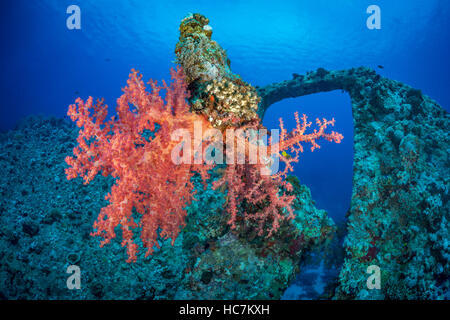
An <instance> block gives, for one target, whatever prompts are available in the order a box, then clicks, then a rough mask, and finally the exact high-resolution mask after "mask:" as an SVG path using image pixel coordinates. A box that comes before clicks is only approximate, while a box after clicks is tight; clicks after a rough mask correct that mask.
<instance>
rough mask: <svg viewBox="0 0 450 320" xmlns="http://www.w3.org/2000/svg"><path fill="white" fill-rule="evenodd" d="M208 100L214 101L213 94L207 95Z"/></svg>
mask: <svg viewBox="0 0 450 320" xmlns="http://www.w3.org/2000/svg"><path fill="white" fill-rule="evenodd" d="M209 101H211V103H214V101H215V99H214V96H213V95H210V96H209Z"/></svg>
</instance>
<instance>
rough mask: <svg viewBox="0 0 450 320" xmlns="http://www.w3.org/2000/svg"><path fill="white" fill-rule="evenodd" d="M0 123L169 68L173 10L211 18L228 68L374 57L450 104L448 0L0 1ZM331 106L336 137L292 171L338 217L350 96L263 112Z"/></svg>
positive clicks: (260, 79) (317, 111)
mask: <svg viewBox="0 0 450 320" xmlns="http://www.w3.org/2000/svg"><path fill="white" fill-rule="evenodd" d="M70 4H77V5H78V6H80V8H81V14H82V18H81V19H82V20H81V26H82V29H81V30H68V29H67V28H66V18H67V16H68V15H67V14H66V8H67V6H69V5H70ZM370 4H377V5H379V6H380V8H381V13H382V29H381V30H368V29H367V27H366V19H367V17H368V15H367V14H366V8H367V7H368V6H369V5H370ZM0 6H1V8H0V10H1V13H2V14H1V19H0V23H1V26H0V32H1V43H2V50H1V53H0V55H1V57H0V65H1V73H0V77H1V86H0V90H1V97H2V101H1V109H0V130H7V129H11V128H13V127H14V125H15V124H16V122H17V121H18V120H19V119H20V118H21V117H23V116H25V115H29V114H43V115H55V116H60V117H63V116H65V113H66V111H67V106H68V105H69V104H70V103H72V102H73V101H74V99H75V98H76V97H78V96H81V97H83V98H85V97H87V96H90V95H91V96H94V97H105V99H106V102H107V103H109V104H110V105H114V103H115V99H116V98H117V97H118V96H119V95H120V94H121V91H120V88H121V87H123V86H124V84H125V81H126V79H127V76H128V73H129V71H130V69H131V68H136V69H138V70H140V71H141V72H142V73H143V74H144V77H145V78H146V79H148V78H153V79H168V75H169V69H170V67H172V66H173V65H174V64H173V61H174V59H175V55H174V46H175V43H176V42H177V41H178V26H179V22H180V20H181V19H182V18H183V17H184V16H185V15H186V14H187V13H188V12H199V13H202V14H204V15H206V16H207V17H209V18H210V21H211V22H210V24H211V26H212V27H213V38H214V39H215V40H217V41H218V42H219V43H220V44H221V45H222V46H223V47H224V48H225V49H226V50H227V52H228V54H229V58H230V59H231V67H232V69H233V71H234V72H235V73H238V74H240V75H241V76H242V78H243V79H244V80H246V81H248V82H250V83H252V84H253V85H260V86H263V85H266V84H268V83H271V82H276V81H281V80H285V79H290V78H291V77H292V73H293V72H295V73H299V74H302V73H305V72H306V71H309V70H313V69H317V68H318V67H324V68H326V69H344V68H350V67H357V66H361V65H364V66H370V67H373V68H377V66H378V65H382V66H384V69H378V72H379V73H380V74H382V75H383V76H386V77H389V78H392V79H396V80H400V81H402V82H405V83H407V84H409V85H411V86H413V87H416V88H420V89H421V90H422V91H423V92H424V93H425V94H427V95H429V96H431V97H432V98H433V99H435V100H436V101H437V102H438V103H440V104H441V105H442V106H443V107H444V108H445V109H447V110H449V106H450V93H449V90H448V89H449V88H450V77H449V71H450V61H449V59H448V57H449V56H450V50H449V47H450V41H449V40H450V25H449V24H450V22H449V19H448V17H449V15H450V2H449V1H446V0H428V1H422V0H409V1H406V0H396V1H392V0H390V1H389V0H384V1H375V0H370V1H366V0H354V1H344V0H341V1H331V0H315V1H307V0H293V1H281V2H277V1H261V0H259V1H221V2H215V1H210V0H209V1H202V0H194V1H144V0H143V1H125V0H123V1H110V0H95V1H72V0H71V1H66V0H41V1H27V0H17V1H2V2H1V5H0ZM296 110H297V111H299V112H300V113H303V112H304V113H306V114H308V115H309V116H310V117H311V119H313V118H315V117H317V116H320V117H322V116H325V117H329V118H331V117H335V118H336V121H337V122H336V128H335V129H336V130H337V131H339V132H341V133H343V134H344V136H345V139H344V141H343V143H342V144H340V145H334V144H331V143H324V144H323V147H322V149H321V150H318V151H316V152H314V153H313V154H310V153H305V154H304V156H303V157H302V159H301V162H300V163H299V164H298V166H297V167H296V174H297V175H298V176H299V177H300V180H301V181H302V183H305V184H307V185H308V186H309V187H310V188H311V191H312V195H313V198H314V199H315V200H316V201H317V206H318V207H319V208H324V209H326V210H328V211H329V212H330V214H331V216H332V217H334V218H336V219H340V218H342V217H343V215H344V214H345V211H346V210H347V209H348V206H349V202H350V194H351V173H352V152H353V151H352V136H353V128H352V119H351V110H350V100H349V98H348V96H346V95H345V94H342V93H340V92H331V93H326V94H319V95H314V96H310V97H304V98H299V99H292V100H285V101H282V102H280V103H278V104H276V105H274V106H273V107H272V108H271V109H269V111H268V112H267V114H266V117H265V120H264V123H265V125H266V126H268V127H269V128H272V127H276V126H277V123H278V122H277V119H278V118H279V117H280V116H283V118H284V119H285V122H286V123H287V125H288V126H292V125H293V117H292V115H293V113H294V111H296Z"/></svg>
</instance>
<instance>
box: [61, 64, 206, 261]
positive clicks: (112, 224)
mask: <svg viewBox="0 0 450 320" xmlns="http://www.w3.org/2000/svg"><path fill="white" fill-rule="evenodd" d="M172 79H173V82H172V84H171V86H167V85H166V83H165V82H163V85H162V86H158V85H157V83H156V82H152V81H150V82H149V84H150V86H151V88H152V92H151V93H149V92H147V91H146V87H145V85H144V82H143V81H142V76H141V75H139V74H138V73H137V71H134V70H132V72H131V74H130V77H129V79H128V81H127V86H126V87H125V88H124V89H123V91H124V93H123V95H122V96H121V97H120V98H119V99H117V108H116V111H117V117H113V118H112V119H111V120H110V121H108V122H105V118H106V114H107V106H106V105H104V104H103V101H98V102H97V104H94V103H93V99H92V97H89V99H88V100H87V101H86V102H84V101H83V100H81V99H77V100H76V104H74V105H71V106H70V107H69V112H68V115H69V116H70V118H71V119H72V120H73V121H76V123H77V126H78V127H80V128H82V129H81V130H80V134H79V136H78V139H77V141H78V144H79V145H78V146H77V147H75V148H74V157H67V158H66V162H67V164H68V165H69V166H70V167H69V168H67V169H66V174H67V178H68V179H72V178H75V177H77V176H81V177H83V179H84V181H85V183H89V182H90V181H91V180H92V179H93V178H94V177H95V175H96V174H97V173H98V172H100V171H101V172H102V174H103V175H105V176H106V175H112V176H113V177H115V178H117V179H116V180H115V185H113V187H112V189H111V192H110V193H109V194H108V195H107V196H106V199H107V200H109V205H108V206H107V207H105V208H103V209H102V210H101V212H100V215H99V217H98V219H97V221H96V222H95V223H94V228H95V229H96V231H95V232H94V233H93V235H99V236H102V237H103V238H104V240H103V241H102V242H101V246H103V245H104V244H107V243H109V242H110V240H111V239H112V238H114V237H115V236H116V233H115V228H116V227H117V226H118V225H120V226H121V229H122V239H123V240H122V246H126V247H127V252H128V260H127V261H128V262H131V261H136V253H137V251H138V246H137V244H136V243H135V242H134V241H133V231H132V229H133V228H135V227H138V224H137V223H136V221H135V219H134V218H133V215H132V211H133V208H135V209H136V211H137V213H139V214H140V218H139V227H141V239H142V242H143V245H144V247H145V248H146V249H147V252H146V256H147V255H149V254H152V252H153V250H154V246H156V247H158V246H159V245H158V241H157V238H158V235H159V236H161V237H162V238H171V239H172V243H173V242H174V241H175V239H176V237H177V236H178V233H179V231H180V228H181V227H183V226H184V224H185V216H186V211H185V210H184V208H185V206H187V205H189V204H190V203H191V201H192V200H193V199H194V198H193V197H194V186H193V184H192V182H191V177H192V175H193V174H194V172H198V173H200V174H201V175H202V177H203V178H204V179H206V178H207V177H208V173H207V170H208V169H209V168H210V166H209V165H206V164H203V163H202V164H198V165H191V164H184V163H182V164H175V163H174V161H172V154H171V153H172V150H173V149H174V148H175V146H176V145H177V144H178V142H177V141H176V140H172V139H171V133H173V132H174V131H175V130H176V129H178V128H184V129H188V130H190V132H193V124H194V122H195V121H201V123H202V125H203V126H204V127H206V128H208V126H209V124H208V122H207V121H205V120H204V119H203V117H201V116H198V115H196V114H194V113H191V112H189V105H188V103H187V101H186V98H187V97H188V93H187V90H186V85H185V82H184V75H183V72H182V70H181V69H177V70H176V71H172ZM161 89H165V90H166V94H165V101H164V100H163V99H162V98H161V96H160V90H161ZM130 107H131V108H130ZM91 109H92V110H93V114H91ZM199 143H203V142H202V141H200V142H199Z"/></svg>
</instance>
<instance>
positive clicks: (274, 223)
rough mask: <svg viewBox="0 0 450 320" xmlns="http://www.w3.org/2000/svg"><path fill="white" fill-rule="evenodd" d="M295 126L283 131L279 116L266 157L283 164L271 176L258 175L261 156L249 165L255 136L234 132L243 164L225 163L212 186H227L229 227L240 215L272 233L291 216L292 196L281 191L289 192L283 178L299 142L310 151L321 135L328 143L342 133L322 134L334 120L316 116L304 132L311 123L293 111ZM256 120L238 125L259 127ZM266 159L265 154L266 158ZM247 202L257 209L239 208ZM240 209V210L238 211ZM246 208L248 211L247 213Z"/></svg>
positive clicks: (296, 155)
mask: <svg viewBox="0 0 450 320" xmlns="http://www.w3.org/2000/svg"><path fill="white" fill-rule="evenodd" d="M295 120H296V123H297V125H296V128H295V129H294V130H293V131H291V132H290V133H287V130H286V129H285V128H284V124H283V120H282V119H281V118H280V136H279V140H278V141H272V138H271V139H270V143H269V145H268V148H270V153H269V156H268V158H272V159H273V157H279V159H281V160H282V161H283V163H284V165H285V166H284V169H283V170H282V171H279V172H277V173H274V174H272V175H267V174H262V173H263V172H265V170H267V165H268V163H267V162H265V161H264V160H263V159H264V157H263V158H261V157H260V158H259V161H258V162H257V163H254V164H251V163H252V162H251V161H250V158H251V157H252V156H254V155H252V153H254V152H255V150H254V149H253V151H250V150H252V145H254V144H255V143H258V141H256V140H255V138H254V139H251V138H248V137H249V136H253V137H258V135H248V134H247V135H245V134H241V135H236V136H235V137H234V139H235V142H236V145H239V144H241V145H245V148H242V150H244V151H243V152H241V154H238V155H237V157H236V158H239V157H241V158H244V159H245V162H244V163H243V164H235V163H232V164H230V163H229V164H228V165H227V167H226V169H225V173H224V175H223V177H222V178H221V179H219V180H218V181H216V182H214V188H220V187H225V186H226V187H227V188H228V195H227V199H228V202H227V207H228V212H229V214H230V218H229V220H228V223H229V224H230V226H231V228H232V229H235V228H236V221H237V218H238V216H239V215H241V216H242V217H243V218H244V220H245V221H254V222H256V230H257V231H258V234H259V235H263V234H266V235H267V237H270V236H271V235H273V233H274V232H276V231H277V230H278V228H279V227H280V222H281V221H283V220H287V219H291V218H293V217H294V212H293V208H292V202H293V201H294V199H295V196H293V195H287V194H286V193H284V192H283V190H285V191H291V190H292V186H291V185H290V184H289V183H288V182H286V180H285V178H286V176H287V174H288V172H290V171H293V166H292V163H293V162H298V159H299V156H300V153H301V152H303V146H302V143H310V144H311V151H314V150H315V149H316V148H320V146H319V144H318V143H317V141H316V140H318V139H320V138H323V139H326V140H328V141H331V142H336V143H340V142H341V140H342V138H343V136H342V135H341V134H340V133H337V132H334V131H332V132H331V133H326V132H325V130H326V129H327V127H328V126H329V125H334V119H332V120H331V121H327V120H326V119H323V120H322V121H321V120H319V119H317V120H316V123H317V125H318V127H319V129H318V130H317V129H315V130H314V131H313V132H312V133H309V134H307V133H305V132H306V129H307V128H309V127H310V126H311V122H308V121H307V118H306V116H305V115H303V117H302V120H301V121H300V118H299V116H298V113H297V112H296V113H295ZM262 128H263V127H262V125H261V123H260V122H259V121H254V122H252V123H249V124H247V125H245V126H244V127H242V128H241V129H243V130H244V131H245V130H254V132H257V130H259V129H262ZM286 151H290V152H291V153H293V154H294V156H291V155H288V154H287V153H286ZM266 159H267V157H266ZM244 201H245V202H246V203H247V204H250V205H251V207H253V208H259V209H258V210H256V211H254V210H245V209H242V208H241V207H240V204H241V203H243V202H244ZM240 209H242V210H240ZM249 211H250V212H249Z"/></svg>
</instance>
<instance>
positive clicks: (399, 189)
mask: <svg viewBox="0 0 450 320" xmlns="http://www.w3.org/2000/svg"><path fill="white" fill-rule="evenodd" d="M332 90H343V91H345V92H347V93H348V94H349V95H350V98H351V104H352V105H351V107H352V114H353V123H354V161H353V191H352V200H351V207H350V210H349V212H348V224H347V229H348V234H347V236H346V238H345V242H344V246H345V251H346V258H345V261H344V264H343V266H342V270H341V272H340V277H339V284H338V288H337V290H336V296H335V297H336V298H340V299H347V298H358V299H442V298H447V299H448V298H449V296H448V295H449V293H448V291H449V277H450V247H449V244H450V236H449V235H450V225H449V221H450V207H449V202H448V200H449V194H448V191H449V187H450V186H449V184H450V159H449V150H450V139H449V138H450V137H449V136H450V130H449V129H450V117H449V114H448V112H446V111H445V110H444V109H443V108H442V107H440V106H439V105H438V103H436V102H435V101H433V100H432V99H431V98H429V97H427V96H426V95H424V94H422V92H421V91H420V90H417V89H414V88H411V87H410V86H408V85H405V84H403V83H401V82H398V81H394V80H390V79H387V78H384V77H382V76H380V75H378V74H377V73H376V72H375V71H374V70H372V69H370V68H365V67H361V68H356V69H350V70H340V71H327V70H325V69H323V68H319V69H318V70H317V71H314V72H309V73H307V74H306V75H298V74H294V75H293V79H292V80H287V81H283V82H280V83H274V84H270V85H268V86H265V87H262V88H258V94H259V95H260V96H261V103H260V105H259V109H258V114H259V116H260V117H263V116H264V113H265V111H266V110H267V109H268V108H269V107H270V106H271V105H272V104H273V103H275V102H277V101H280V100H282V99H285V98H292V97H300V96H304V95H309V94H313V93H319V92H326V91H332ZM370 265H376V266H379V268H380V271H381V288H380V289H374V290H369V289H368V287H367V279H368V277H369V276H370V274H368V273H367V272H366V271H367V267H368V266H370Z"/></svg>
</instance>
